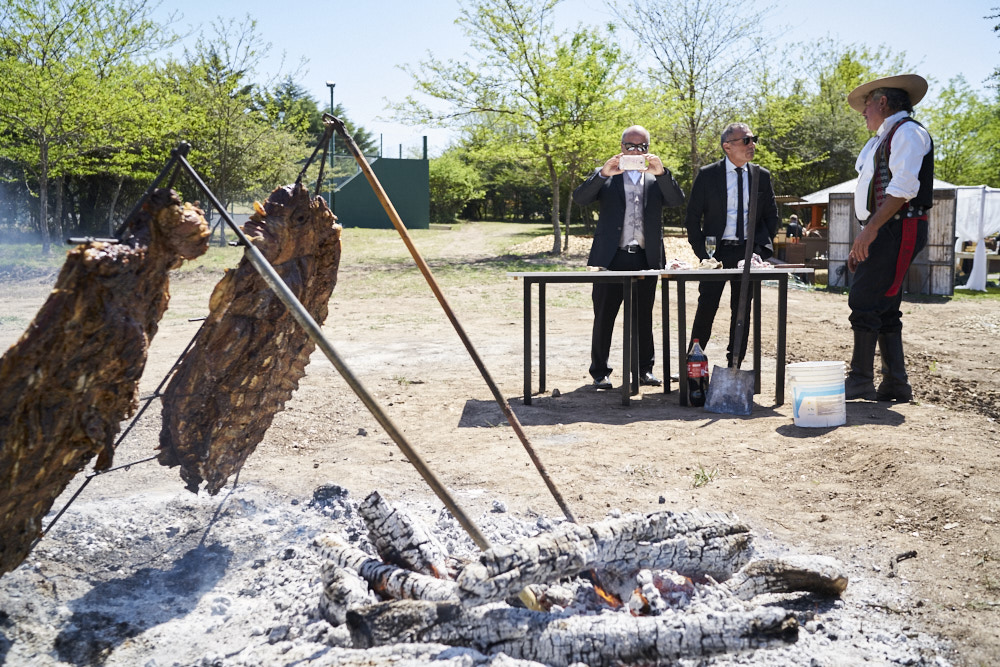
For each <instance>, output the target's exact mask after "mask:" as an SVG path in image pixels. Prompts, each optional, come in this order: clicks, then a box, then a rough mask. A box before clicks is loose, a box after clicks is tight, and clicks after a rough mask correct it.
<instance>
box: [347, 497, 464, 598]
mask: <svg viewBox="0 0 1000 667" xmlns="http://www.w3.org/2000/svg"><path fill="white" fill-rule="evenodd" d="M358 513H359V514H360V515H361V516H362V518H364V520H365V522H366V523H367V524H368V534H369V536H370V537H371V540H372V543H373V544H374V545H375V549H376V550H377V551H378V554H379V556H381V557H382V560H384V561H385V562H387V563H392V564H393V565H398V566H399V567H402V568H406V569H407V570H412V571H414V572H419V573H421V574H427V575H430V576H432V577H436V578H438V579H452V578H453V577H452V576H451V574H450V573H449V568H448V556H447V554H446V553H445V551H444V548H443V547H442V546H441V545H440V544H439V543H438V541H437V540H435V539H434V538H433V536H432V535H431V534H430V533H428V532H427V531H426V530H424V529H423V527H422V526H420V525H419V524H417V523H415V522H414V521H413V520H412V519H410V517H408V516H407V515H406V514H404V513H403V512H401V511H399V510H398V509H396V508H394V507H392V506H390V505H389V503H387V502H386V501H385V499H384V498H382V496H381V495H380V494H379V493H378V491H373V492H372V493H370V494H368V497H367V498H365V499H364V501H363V502H362V503H361V504H360V505H358Z"/></svg>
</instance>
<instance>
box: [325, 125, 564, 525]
mask: <svg viewBox="0 0 1000 667" xmlns="http://www.w3.org/2000/svg"><path fill="white" fill-rule="evenodd" d="M323 121H324V122H331V123H332V124H333V126H334V127H335V128H336V130H337V132H338V133H339V134H340V135H341V136H342V137H343V138H344V144H345V145H346V146H347V150H349V151H350V152H351V153H352V154H353V155H354V159H355V160H356V161H357V163H358V167H360V168H361V170H362V171H364V172H365V178H367V179H368V182H369V183H370V184H371V186H372V189H373V190H374V191H375V195H376V196H377V197H378V199H379V201H380V202H382V207H383V208H384V209H385V212H386V213H387V214H388V216H389V219H390V220H391V221H392V224H393V226H394V227H395V228H396V231H398V232H399V235H400V236H401V237H402V239H403V243H405V244H406V247H407V248H408V249H409V251H410V255H411V256H412V257H413V261H414V262H416V264H417V267H418V268H419V269H420V272H421V273H422V274H424V278H425V279H426V280H427V284H428V285H430V288H431V291H432V292H434V296H436V297H437V300H438V303H440V304H441V308H443V309H444V312H445V315H447V316H448V319H449V320H451V324H452V326H453V327H454V328H455V331H456V332H457V333H458V337H459V338H461V339H462V343H463V344H464V345H465V349H466V350H468V352H469V356H471V357H472V360H473V361H474V362H475V364H476V368H478V369H479V373H480V374H481V375H482V376H483V379H484V380H486V384H487V385H488V386H489V388H490V391H491V392H492V393H493V398H494V399H495V400H496V402H497V405H499V406H500V409H501V410H502V411H503V413H504V415H505V416H506V417H507V422H508V423H509V424H510V425H511V428H513V429H514V433H516V434H517V437H518V439H519V440H520V441H521V444H522V445H523V446H524V449H525V451H526V452H527V453H528V457H529V458H530V459H531V462H532V463H534V464H535V469H536V470H538V473H539V474H540V475H541V476H542V479H543V480H544V481H545V485H546V486H547V487H548V489H549V492H550V493H551V494H552V497H553V498H555V501H556V503H557V504H558V505H559V508H560V509H561V510H562V511H563V514H564V515H565V516H566V518H567V519H568V520H570V521H572V522H573V523H576V519H575V518H574V517H573V513H572V512H571V511H570V509H569V507H568V506H567V505H566V501H565V500H563V497H562V494H561V493H559V489H557V488H556V485H555V483H554V482H553V481H552V478H551V477H549V473H548V471H546V470H545V465H544V464H543V463H542V461H541V459H539V458H538V454H536V453H535V449H534V448H533V447H532V446H531V443H530V442H528V436H527V435H525V433H524V429H523V428H522V427H521V422H520V421H518V419H517V415H515V414H514V411H513V410H511V407H510V404H509V403H508V402H507V399H506V398H504V397H503V394H501V393H500V389H499V388H498V387H497V385H496V383H495V382H494V381H493V378H492V377H491V376H490V373H489V371H488V370H486V365H485V364H484V363H483V361H482V359H480V358H479V354H478V353H477V352H476V348H475V347H474V346H473V345H472V341H471V340H470V339H469V337H468V336H467V335H466V333H465V330H464V329H463V328H462V325H461V324H460V323H459V321H458V318H457V317H456V316H455V312H454V311H453V310H452V309H451V306H449V305H448V301H447V299H445V297H444V293H443V292H442V291H441V288H440V287H439V286H438V284H437V281H436V280H435V279H434V275H433V274H432V273H431V269H430V267H429V266H427V262H425V261H424V258H423V257H421V256H420V252H419V251H418V250H417V247H416V246H415V245H414V244H413V241H412V240H411V239H410V235H409V233H408V232H407V231H406V226H405V225H404V224H403V220H402V219H401V218H400V217H399V213H397V212H396V208H395V207H394V206H393V205H392V202H391V201H389V196H388V195H387V194H386V193H385V190H384V189H383V188H382V185H381V183H379V181H378V178H377V177H376V176H375V172H374V171H372V168H371V165H369V164H368V162H367V161H366V160H365V158H364V156H363V155H362V154H361V150H360V149H359V148H358V145H357V144H356V143H354V139H353V138H351V136H350V135H349V134H348V133H347V128H345V127H344V123H343V121H341V120H340V119H339V118H334V117H332V116H331V117H330V118H324V119H323Z"/></svg>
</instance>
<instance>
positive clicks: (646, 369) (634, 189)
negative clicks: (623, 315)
mask: <svg viewBox="0 0 1000 667" xmlns="http://www.w3.org/2000/svg"><path fill="white" fill-rule="evenodd" d="M621 149H622V150H621V152H620V153H618V154H617V155H613V156H611V157H610V158H608V160H607V161H606V162H605V163H604V165H603V166H601V168H600V169H595V170H594V173H593V174H591V175H590V178H588V179H587V180H586V181H584V182H583V184H582V185H580V186H579V187H578V188H577V189H576V190H574V191H573V201H575V202H576V203H577V205H579V206H586V205H587V204H590V203H592V202H594V201H598V202H600V211H599V213H598V218H597V231H596V232H595V233H594V243H593V245H592V246H591V248H590V257H589V258H588V259H587V265H588V266H591V267H597V268H599V269H607V270H610V271H643V270H647V269H662V268H663V267H664V266H665V264H666V259H665V252H664V250H663V207H664V206H680V205H681V204H683V203H684V193H683V192H681V189H680V186H678V185H677V181H676V180H674V177H673V176H671V174H670V171H669V170H668V169H667V168H666V167H664V166H663V162H661V161H660V158H659V157H657V156H656V155H653V154H652V153H650V152H648V151H649V132H648V131H646V129H645V128H643V127H641V126H639V125H633V126H632V127H630V128H628V129H627V130H625V131H624V132H623V133H622V143H621ZM623 157H624V158H625V162H628V160H629V159H631V158H642V159H641V160H639V161H640V162H642V163H643V164H642V165H641V166H642V168H640V169H634V168H631V167H630V165H628V164H624V166H625V167H629V168H628V169H627V170H626V169H624V168H622V166H621V165H620V164H619V161H620V160H622V158H623ZM637 282H638V301H637V303H636V304H635V307H634V308H633V314H634V315H635V317H636V322H635V331H636V336H637V338H638V346H639V382H640V383H641V384H644V385H652V386H659V385H660V384H661V381H660V379H659V378H657V377H656V376H655V375H653V358H654V352H653V304H654V303H655V301H656V282H657V281H656V279H655V278H649V279H644V280H639V281H637ZM622 298H623V295H622V287H621V285H615V284H608V283H594V290H593V300H594V330H593V334H592V336H591V344H590V375H591V376H592V377H593V378H594V386H595V387H597V388H598V389H611V379H610V375H611V371H612V369H611V368H610V367H609V366H608V355H609V354H610V353H611V336H612V334H613V333H614V327H615V318H616V317H617V316H618V310H619V309H620V308H621V304H622ZM625 382H628V378H625Z"/></svg>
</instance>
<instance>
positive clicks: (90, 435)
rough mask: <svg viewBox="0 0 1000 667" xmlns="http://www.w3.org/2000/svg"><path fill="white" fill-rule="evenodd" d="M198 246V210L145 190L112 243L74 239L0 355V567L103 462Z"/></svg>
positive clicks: (20, 555)
mask: <svg viewBox="0 0 1000 667" xmlns="http://www.w3.org/2000/svg"><path fill="white" fill-rule="evenodd" d="M206 250H208V225H207V224H206V222H205V218H204V217H203V214H202V211H201V210H200V209H198V208H196V207H194V206H192V205H190V204H183V205H182V204H181V202H180V200H179V199H178V197H177V195H176V193H174V192H173V191H171V190H165V189H160V190H155V191H154V192H153V193H152V194H151V196H150V198H149V200H148V201H147V202H146V204H145V205H144V206H143V208H142V209H140V211H139V213H137V214H136V216H135V217H134V218H133V219H132V220H130V221H129V222H128V225H127V226H126V227H125V232H124V238H123V240H122V242H121V243H108V242H101V241H92V242H89V243H84V244H81V245H78V246H76V247H75V248H74V249H73V250H70V251H69V253H68V254H67V256H66V263H65V264H64V265H63V268H62V271H61V272H60V274H59V277H58V278H57V280H56V284H55V288H54V289H53V290H52V293H51V294H50V295H49V298H48V300H46V302H45V304H44V305H43V306H42V308H41V310H39V312H38V314H37V315H36V316H35V319H34V321H33V322H32V323H31V325H30V326H29V327H28V330H27V331H26V332H25V333H24V334H23V335H22V336H21V338H20V340H18V342H17V343H15V344H14V345H13V346H12V347H11V348H10V349H9V350H8V351H7V352H6V354H4V356H3V358H2V359H0V574H2V573H4V572H9V571H11V570H13V569H14V568H16V567H17V566H18V565H19V564H20V563H21V562H22V561H23V560H24V559H25V558H26V557H27V555H28V552H29V551H30V550H31V545H32V543H33V542H34V541H35V539H36V538H37V537H38V536H39V535H41V522H42V519H43V518H44V516H45V514H46V513H47V512H48V511H49V509H50V508H51V507H52V504H53V502H54V501H55V499H56V497H57V496H59V494H60V493H62V492H63V490H64V489H65V488H66V486H67V485H68V484H69V482H70V480H71V479H72V478H73V476H74V475H76V473H78V472H79V471H80V470H82V469H83V468H84V467H85V466H86V465H87V463H88V462H89V461H90V460H91V459H92V458H93V457H94V456H95V455H97V460H96V462H95V469H96V470H105V469H107V468H108V467H110V465H111V461H112V457H113V444H114V440H115V437H116V435H117V434H118V432H119V428H120V423H121V422H122V420H124V419H127V418H128V417H130V416H131V415H132V414H133V413H134V412H135V410H136V408H137V407H138V391H139V378H140V376H141V375H142V371H143V368H144V367H145V365H146V355H147V352H148V349H149V344H150V341H152V339H153V336H154V335H155V334H156V329H157V323H158V322H159V320H160V317H162V315H163V313H164V311H165V310H166V309H167V303H168V302H169V300H170V295H169V292H168V286H169V271H170V269H173V268H176V267H177V266H179V265H180V264H181V261H182V260H183V259H192V258H194V257H198V256H199V255H202V254H203V253H204V252H205V251H206Z"/></svg>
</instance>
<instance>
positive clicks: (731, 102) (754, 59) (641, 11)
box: [614, 0, 771, 186]
mask: <svg viewBox="0 0 1000 667" xmlns="http://www.w3.org/2000/svg"><path fill="white" fill-rule="evenodd" d="M770 11H771V8H770V7H762V8H756V7H755V8H754V11H752V12H747V11H746V5H745V3H741V2H739V0H717V1H716V2H711V3H709V2H701V1H700V0H619V1H618V3H617V4H615V5H614V12H615V15H616V16H617V17H618V20H619V21H620V22H621V23H622V24H623V25H624V26H625V27H626V28H627V29H628V31H629V33H630V34H632V35H634V36H635V38H636V39H637V40H638V42H639V43H640V45H641V47H642V49H643V53H646V54H649V55H651V56H652V57H653V58H654V59H655V61H656V63H657V67H655V68H653V69H651V71H650V74H651V76H652V77H653V78H654V80H655V81H656V82H657V83H658V84H659V85H660V87H661V88H664V89H666V90H668V91H671V93H673V94H674V95H676V98H677V102H678V105H679V113H680V117H681V120H680V122H679V123H677V124H676V125H675V126H674V129H673V131H672V132H671V134H670V136H669V138H668V140H669V142H670V143H676V144H678V145H679V146H681V147H683V150H684V152H685V153H686V159H685V160H684V163H685V166H686V167H688V168H689V170H690V171H685V173H683V174H682V181H683V182H684V184H685V185H688V186H689V185H690V180H689V179H692V178H693V174H694V173H696V172H697V171H698V169H699V168H700V167H701V166H703V165H704V164H707V163H709V162H712V161H714V160H717V159H718V158H719V155H720V154H721V148H720V146H719V140H718V137H719V135H720V133H721V131H722V129H723V127H724V126H725V125H726V124H728V123H731V122H736V121H741V120H744V119H745V118H746V117H747V110H748V109H752V108H753V106H754V104H753V100H754V98H755V96H756V95H757V93H758V92H759V91H757V90H755V89H754V88H753V87H752V86H749V85H747V84H748V82H750V81H752V80H753V79H754V78H755V73H756V72H757V71H759V69H760V68H761V66H762V64H763V62H764V58H763V57H762V56H763V53H762V50H763V49H762V46H761V45H762V44H763V43H766V38H767V33H766V31H765V26H766V25H767V23H766V21H767V18H768V14H769V13H770Z"/></svg>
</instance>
